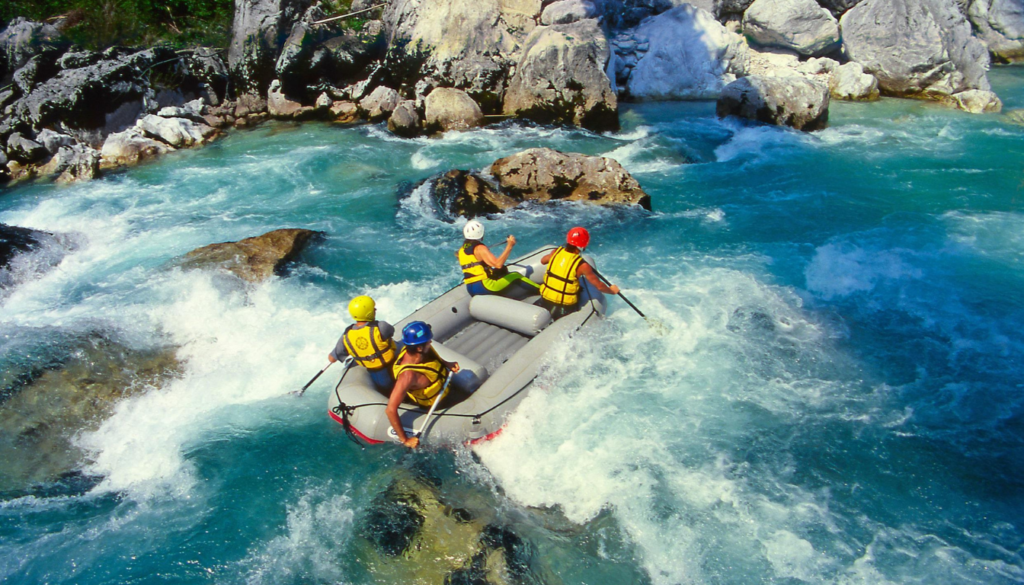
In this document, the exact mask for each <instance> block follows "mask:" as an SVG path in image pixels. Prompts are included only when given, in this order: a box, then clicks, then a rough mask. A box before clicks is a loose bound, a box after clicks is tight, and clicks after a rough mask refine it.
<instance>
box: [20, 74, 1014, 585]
mask: <svg viewBox="0 0 1024 585" xmlns="http://www.w3.org/2000/svg"><path fill="white" fill-rule="evenodd" d="M992 80H993V85H994V86H995V89H996V91H997V92H998V93H999V95H1000V96H1001V97H1002V98H1003V100H1004V103H1005V106H1006V109H1008V110H1009V109H1014V108H1024V69H1021V68H1007V69H999V70H996V71H994V72H993V73H992ZM622 122H623V131H622V132H620V133H618V134H614V135H594V134H590V133H587V132H580V131H574V130H567V129H550V128H529V127H528V128H524V127H519V126H500V127H494V128H489V129H486V130H478V131H474V132H470V133H465V134H454V135H448V136H445V137H444V138H443V139H440V140H428V139H418V140H402V139H397V138H394V137H392V136H390V135H389V134H387V132H386V131H384V130H383V129H382V128H380V127H374V126H364V127H358V128H341V127H329V126H322V125H315V124H306V125H302V126H289V125H284V124H276V125H268V126H264V127H261V128H258V129H255V130H252V131H247V132H239V133H234V134H232V135H231V136H229V137H227V138H226V139H224V140H221V141H219V142H216V143H215V144H213V145H212V146H210V147H208V148H205V149H202V150H197V151H192V152H182V153H176V154H174V155H172V156H168V157H165V158H164V159H161V160H160V161H158V162H156V163H153V164H149V165H145V166H143V167H140V168H136V169H133V170H130V171H128V172H125V173H121V174H117V175H114V176H110V177H107V178H105V179H103V180H99V181H95V182H92V183H88V184H83V185H77V186H72V187H59V186H52V185H36V186H27V187H19V188H17V189H14V190H12V191H9V192H7V193H5V194H4V195H3V196H2V197H0V221H3V222H5V223H10V224H14V225H21V226H27V227H33V228H38V229H44V230H48V231H53V232H60V233H65V234H71V235H70V236H69V238H70V239H71V240H73V242H74V244H75V246H76V248H75V249H74V251H73V252H71V253H69V254H68V255H67V256H66V257H65V258H64V260H63V262H62V263H61V264H60V265H59V266H58V267H57V268H56V269H53V270H50V271H47V272H44V273H43V274H42V275H41V276H31V277H25V279H24V282H21V283H20V285H19V286H18V287H17V288H16V289H14V290H13V292H11V293H9V294H8V295H7V297H6V298H5V299H3V301H2V302H3V305H2V318H0V333H2V335H3V343H2V345H0V349H2V351H3V352H4V353H3V355H2V356H0V359H3V360H5V363H20V362H32V360H45V359H47V358H48V356H47V349H46V348H47V347H49V348H51V349H50V350H49V351H50V353H54V352H58V351H59V349H58V348H59V347H61V345H60V343H59V340H62V339H65V338H67V337H73V336H75V335H79V334H84V333H87V332H92V331H103V332H104V333H105V334H106V335H108V336H110V337H112V338H115V339H117V340H119V341H121V342H122V343H125V344H127V345H130V346H132V347H139V348H148V347H161V346H168V345H170V346H173V347H175V348H177V349H176V350H175V351H176V353H177V356H178V358H179V359H180V360H182V361H183V363H184V364H185V371H184V373H183V375H182V376H181V377H180V378H177V379H175V380H173V381H171V382H169V383H167V384H165V385H163V386H161V387H159V388H152V389H150V390H148V391H146V392H144V393H142V394H140V395H138V396H136V397H133V398H129V399H127V400H125V401H123V402H121V403H120V404H119V405H118V408H117V409H116V410H115V412H114V413H113V415H112V416H111V417H110V418H108V419H106V420H105V421H104V422H103V423H102V425H100V426H99V428H98V430H95V431H89V432H84V433H82V434H80V435H79V436H77V437H76V439H75V440H76V443H77V444H78V445H79V446H80V447H81V448H82V449H83V450H85V452H86V453H87V454H88V456H87V457H86V458H85V459H84V460H83V461H82V462H81V470H82V472H83V474H84V476H85V477H86V478H88V479H80V480H76V481H72V480H69V481H66V482H63V483H61V484H60V485H57V486H41V487H37V488H35V489H31V490H28V491H24V490H23V491H21V492H19V493H14V492H12V493H9V494H7V495H5V496H4V497H3V500H2V501H0V578H2V579H3V580H4V581H5V582H11V583H44V582H45V583H159V582H169V583H180V582H215V583H238V582H246V583H250V582H251V583H336V582H342V583H391V582H396V581H402V582H408V583H436V582H439V580H438V578H437V577H436V575H437V574H438V573H437V571H441V569H438V568H437V567H439V566H443V565H444V564H445V561H444V560H443V559H440V560H439V557H437V556H436V555H435V556H431V554H430V553H429V552H424V553H420V554H410V555H408V557H407V558H406V559H404V560H396V561H390V562H382V561H380V560H379V558H377V557H375V556H374V554H373V553H372V551H370V550H369V547H368V545H367V542H366V540H365V538H364V537H363V535H364V534H365V532H364V531H365V526H366V525H367V517H368V510H370V509H371V507H372V505H373V502H374V500H375V498H377V497H378V495H379V494H380V493H381V492H382V491H383V490H384V488H385V487H386V486H387V484H388V483H389V482H390V481H392V480H393V479H395V478H399V479H400V478H403V477H406V476H407V475H409V474H419V475H422V474H423V473H426V474H427V475H430V476H433V477H434V478H435V482H436V483H437V484H438V485H439V487H435V488H433V490H434V492H433V493H435V494H436V495H437V497H438V498H439V499H441V500H443V501H444V502H446V503H449V504H450V505H452V506H456V507H461V508H465V509H467V510H469V511H470V512H471V513H472V514H473V515H474V516H475V517H477V518H483V519H486V521H487V522H491V523H495V524H500V525H502V526H506V527H508V528H509V529H510V530H512V531H513V532H514V533H515V534H516V535H518V536H519V537H520V538H522V539H523V540H524V541H525V542H527V543H528V544H529V548H530V550H531V551H532V553H531V554H530V555H529V558H530V561H529V562H530V573H529V576H528V577H526V578H524V579H525V580H526V581H527V582H536V583H542V582H543V583H591V584H603V583H652V584H659V585H660V584H671V583H799V582H814V583H819V582H826V583H886V582H890V583H1016V582H1020V581H1022V580H1024V559H1022V557H1021V550H1022V545H1024V532H1022V522H1024V505H1022V504H1024V502H1022V499H1021V498H1022V496H1021V494H1024V490H1022V487H1024V479H1022V475H1021V469H1022V464H1024V403H1022V400H1024V387H1022V382H1021V380H1024V336H1022V334H1021V331H1024V294H1022V293H1021V292H1020V291H1021V290H1024V165H1022V164H1021V163H1022V161H1024V127H1022V126H1019V125H1014V124H1012V123H1009V121H1008V120H1007V118H1006V117H1004V116H1000V115H985V116H971V115H967V114H962V113H958V112H954V111H949V110H946V109H943V108H939V107H936V106H934V105H931V104H927V103H921V102H911V101H897V100H883V101H882V102H881V103H876V104H850V103H835V104H833V106H832V110H831V127H830V128H829V129H827V130H825V131H822V132H818V133H814V134H809V135H808V134H800V133H796V132H790V131H786V130H782V129H778V128H768V127H760V126H751V125H746V124H742V123H738V122H736V121H731V120H727V121H720V120H717V119H716V118H715V117H714V105H713V104H711V103H691V104H648V105H637V106H629V107H626V108H625V109H624V111H623V113H622ZM533 146H548V147H552V148H556V149H560V150H566V151H577V152H585V153H590V154H604V155H607V156H611V157H614V158H616V159H617V160H619V161H620V162H622V163H623V165H624V166H625V167H626V168H627V169H629V170H630V171H631V172H632V173H633V174H634V176H635V177H636V178H637V179H638V180H639V181H640V183H641V185H642V186H643V187H644V188H645V189H646V190H647V191H648V192H649V193H650V194H651V196H652V202H653V207H654V211H653V212H650V213H649V212H645V211H642V210H608V209H594V208H589V207H583V206H578V205H560V206H555V207H540V206H537V207H527V208H525V209H518V210H515V211H513V212H511V213H509V214H506V215H505V216H503V217H500V218H496V219H492V220H489V221H488V222H487V227H488V229H489V233H490V234H492V235H494V238H495V239H496V238H497V235H498V234H501V235H503V234H506V233H514V234H515V235H516V237H517V238H518V239H519V241H520V242H521V243H520V246H519V247H518V248H517V251H519V250H521V251H522V252H527V251H529V250H530V249H532V248H534V247H536V246H539V245H541V244H546V243H551V242H556V241H557V240H559V239H560V238H561V237H563V236H564V233H565V231H566V228H567V227H569V226H571V225H575V224H580V225H585V226H587V227H588V228H589V229H590V230H591V234H592V242H593V244H592V253H593V255H594V256H595V257H596V258H597V261H598V262H599V265H600V267H601V269H602V271H603V272H604V273H605V274H606V275H608V276H609V277H610V278H611V279H612V280H613V281H615V282H616V283H618V284H620V285H621V286H622V288H623V291H624V292H625V294H626V295H627V296H628V297H629V298H630V299H631V300H633V301H634V302H635V303H636V304H637V305H638V306H640V307H641V308H642V309H643V310H644V311H645V312H646V313H648V314H649V315H651V316H653V317H655V318H657V319H659V320H661V321H662V322H664V323H665V324H666V325H667V326H668V328H669V334H668V335H667V336H664V337H661V336H658V335H656V333H655V332H654V331H652V330H651V329H649V328H648V327H647V325H646V324H645V322H644V321H643V320H641V319H640V318H639V317H638V316H637V315H636V314H635V313H633V312H632V311H631V310H630V309H629V308H628V307H627V306H625V305H624V304H623V303H621V302H619V301H613V302H612V304H611V307H610V313H609V318H608V319H607V320H606V321H605V322H604V323H602V324H600V325H599V326H598V327H595V328H593V329H591V330H590V331H588V332H587V333H586V334H585V335H582V336H580V337H577V338H574V339H572V340H567V341H566V343H565V344H564V346H563V347H560V348H558V350H557V351H556V352H555V354H554V355H552V356H551V357H550V360H549V366H548V367H547V369H546V370H545V371H544V373H543V374H542V376H541V378H540V379H539V381H538V383H537V385H536V387H535V389H534V391H532V392H531V394H530V395H529V396H528V397H527V399H526V400H525V401H524V402H523V403H522V405H521V407H520V408H519V409H518V410H517V412H516V413H515V414H514V415H513V416H512V418H511V419H510V420H509V423H508V426H507V428H506V431H505V432H504V433H503V434H502V435H501V436H500V437H499V438H498V439H496V440H494V441H492V442H490V443H487V444H484V445H481V446H479V447H477V448H476V449H475V450H473V451H458V452H455V453H452V452H447V451H440V452H431V451H426V452H419V453H414V454H410V453H406V452H404V451H403V450H401V449H398V448H396V447H376V448H362V447H360V446H358V445H356V444H354V443H353V442H351V441H349V440H348V439H347V438H346V436H345V434H344V433H343V432H342V431H341V430H340V428H338V425H336V424H335V423H333V422H331V421H330V420H329V419H328V418H327V416H326V412H325V411H326V396H327V392H328V391H329V388H330V386H331V382H330V380H327V378H333V379H336V376H337V375H338V373H337V372H331V371H330V370H329V371H328V374H327V375H325V377H324V378H325V379H324V380H323V381H321V382H318V383H317V384H316V385H314V386H313V387H312V388H311V389H310V390H309V391H308V392H307V393H306V395H305V396H304V397H303V398H301V399H296V398H294V397H291V396H288V395H287V393H288V392H289V391H291V390H294V389H296V388H299V387H301V386H302V384H304V383H305V382H306V381H307V380H308V379H309V378H310V377H311V376H312V375H313V374H314V373H316V372H317V371H318V370H319V369H320V368H321V367H322V366H323V365H324V363H325V357H326V354H327V352H328V351H329V350H330V348H331V347H332V346H333V344H334V341H335V340H336V338H337V335H338V334H339V333H340V332H341V331H342V329H343V328H344V326H345V325H346V324H347V319H346V315H345V307H346V305H347V301H348V299H349V298H351V296H353V295H355V294H363V293H367V294H371V295H373V296H374V297H375V298H377V299H378V307H379V309H378V311H379V314H380V316H382V317H384V318H387V319H389V320H391V321H397V320H398V319H400V318H401V317H403V316H404V315H406V314H407V313H409V312H411V311H412V310H413V309H415V308H416V307H418V306H419V305H421V304H422V303H424V302H426V301H427V300H429V299H431V298H433V297H434V296H436V295H437V294H439V293H440V292H442V291H444V290H446V289H447V288H449V287H450V286H452V285H453V284H455V283H456V282H457V281H458V270H457V267H456V266H455V262H454V256H453V252H450V250H454V248H455V247H456V246H457V244H458V243H459V241H460V235H459V234H460V231H461V222H456V223H454V224H452V223H446V222H445V221H442V220H441V219H440V218H438V216H437V214H436V212H435V211H434V210H433V208H432V206H431V205H430V202H429V201H427V200H426V199H425V197H424V193H423V191H422V189H414V186H415V184H416V183H417V182H418V181H419V180H421V179H423V178H426V177H428V176H431V175H433V174H435V173H438V172H441V171H445V170H448V169H450V168H472V169H482V168H484V167H486V166H487V165H488V164H489V163H490V162H491V161H493V160H494V159H496V158H498V157H500V156H504V155H507V154H510V153H513V152H516V151H518V150H521V149H523V148H527V147H533ZM281 227H305V228H310V229H317V230H322V231H324V232H325V233H326V238H325V239H324V240H323V241H322V242H320V243H319V244H317V245H316V246H315V247H313V248H311V249H310V250H308V251H306V252H305V253H304V254H303V256H302V258H301V259H300V262H298V263H297V264H296V265H295V266H293V267H292V269H291V270H290V273H289V274H288V275H287V276H285V277H281V278H274V279H272V280H270V281H268V282H266V283H264V284H261V285H257V286H252V287H244V286H242V285H240V284H239V283H237V282H235V281H234V280H232V279H231V278H228V277H225V276H222V275H218V274H215V273H205V272H183V271H181V270H180V269H178V268H176V267H175V265H174V262H173V260H174V259H175V258H177V257H178V256H180V255H182V254H184V253H185V252H188V251H189V250H191V249H193V248H196V247H199V246H202V245H205V244H208V243H211V242H218V241H228V240H236V239H239V238H243V237H247V236H252V235H257V234H260V233H263V232H265V231H269V230H271V229H276V228H281ZM40 347H42V348H43V349H40ZM49 357H52V356H49ZM0 408H3V405H2V404H0ZM425 470H426V471H425ZM429 538H432V539H434V540H435V541H445V543H444V545H443V546H441V548H442V549H445V550H447V551H448V553H450V554H451V555H454V556H458V553H457V551H459V550H460V547H462V548H465V546H464V543H463V542H462V541H459V540H458V538H456V537H455V536H453V535H449V536H448V537H445V536H444V535H443V534H438V535H433V536H430V537H429ZM446 539H447V540H446ZM445 547H447V548H445ZM427 548H428V549H429V547H427ZM430 550H433V549H430ZM513 581H514V580H513Z"/></svg>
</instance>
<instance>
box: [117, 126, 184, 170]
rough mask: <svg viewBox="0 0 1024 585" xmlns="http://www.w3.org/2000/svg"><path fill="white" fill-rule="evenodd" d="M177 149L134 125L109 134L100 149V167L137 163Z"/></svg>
mask: <svg viewBox="0 0 1024 585" xmlns="http://www.w3.org/2000/svg"><path fill="white" fill-rule="evenodd" d="M173 150H175V148H174V147H173V146H170V145H168V144H166V143H164V142H161V141H159V140H153V139H152V138H150V137H148V136H146V134H145V133H144V132H143V131H142V130H141V129H140V128H138V127H136V126H132V127H131V128H129V129H127V130H125V131H123V132H115V133H113V134H110V135H109V136H107V139H106V141H104V143H103V148H102V149H101V150H100V168H101V169H112V168H116V167H123V166H131V165H136V164H138V163H140V162H142V161H144V160H146V159H149V158H153V157H156V156H159V155H161V154H166V153H168V152H171V151H173Z"/></svg>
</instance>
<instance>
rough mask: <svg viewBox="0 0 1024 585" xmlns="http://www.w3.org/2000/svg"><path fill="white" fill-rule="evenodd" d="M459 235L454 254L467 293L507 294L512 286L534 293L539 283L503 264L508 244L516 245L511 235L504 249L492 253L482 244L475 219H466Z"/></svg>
mask: <svg viewBox="0 0 1024 585" xmlns="http://www.w3.org/2000/svg"><path fill="white" fill-rule="evenodd" d="M462 235H463V236H464V237H465V238H466V239H465V241H464V242H463V243H462V246H460V247H459V249H458V250H456V251H455V256H456V257H458V259H459V265H460V266H462V282H463V284H465V285H466V289H467V290H468V291H469V294H470V295H471V296H476V295H507V294H509V293H510V292H512V291H513V290H516V289H519V290H520V291H521V292H523V293H526V294H537V291H538V290H539V289H540V285H538V284H537V283H535V282H533V281H532V280H530V279H529V278H526V277H524V276H523V275H522V274H519V273H518V272H509V270H508V268H505V261H506V260H508V255H509V254H510V253H511V252H512V246H515V245H516V238H515V236H509V237H508V238H506V239H505V250H504V251H503V252H502V253H501V255H500V256H497V257H495V256H494V253H493V252H491V250H490V248H488V247H487V246H486V245H484V242H483V239H484V224H482V223H480V221H479V220H476V219H471V220H469V221H468V222H466V226H465V227H464V228H462Z"/></svg>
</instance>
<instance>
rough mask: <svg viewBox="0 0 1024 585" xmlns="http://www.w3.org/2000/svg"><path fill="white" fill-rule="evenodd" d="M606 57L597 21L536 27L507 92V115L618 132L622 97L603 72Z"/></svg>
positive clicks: (602, 33)
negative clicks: (619, 102) (620, 97)
mask: <svg viewBox="0 0 1024 585" xmlns="http://www.w3.org/2000/svg"><path fill="white" fill-rule="evenodd" d="M608 56H609V51H608V42H607V40H606V39H605V36H604V32H603V31H602V30H601V28H600V27H599V26H598V24H597V21H596V20H593V19H590V20H581V21H579V22H574V23H572V24H557V25H553V26H541V27H537V28H535V29H534V30H533V32H532V33H530V36H528V37H527V38H526V41H525V44H524V46H523V53H522V57H521V58H520V60H519V64H518V65H517V66H516V73H515V75H514V76H513V77H512V80H511V81H510V82H509V85H508V89H507V90H506V92H505V102H504V108H503V109H504V113H505V114H506V115H510V116H518V117H521V118H529V119H532V120H535V121H537V122H541V123H546V124H551V123H554V124H575V125H577V126H582V127H584V128H588V129H590V130H596V131H604V130H617V129H618V128H619V105H618V99H617V98H616V96H615V92H614V91H613V90H612V86H611V82H610V81H609V79H608V76H607V75H606V74H605V68H606V66H607V64H608Z"/></svg>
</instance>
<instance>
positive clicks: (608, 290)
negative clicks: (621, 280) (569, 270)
mask: <svg viewBox="0 0 1024 585" xmlns="http://www.w3.org/2000/svg"><path fill="white" fill-rule="evenodd" d="M576 274H582V275H583V276H585V277H587V280H588V281H589V282H590V284H592V285H594V288H596V289H597V290H599V291H601V292H603V293H605V294H612V295H617V294H619V287H617V286H615V285H614V284H613V285H611V286H605V284H604V283H603V282H601V279H600V278H598V277H597V273H596V272H594V269H593V268H591V267H590V264H587V263H586V262H580V265H579V267H578V268H577V269H576Z"/></svg>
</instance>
